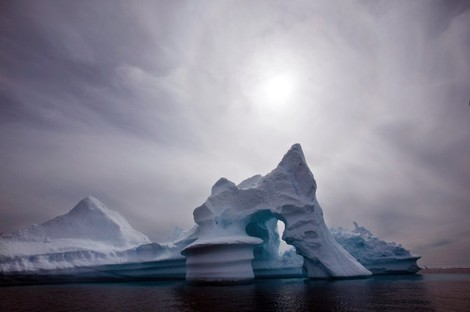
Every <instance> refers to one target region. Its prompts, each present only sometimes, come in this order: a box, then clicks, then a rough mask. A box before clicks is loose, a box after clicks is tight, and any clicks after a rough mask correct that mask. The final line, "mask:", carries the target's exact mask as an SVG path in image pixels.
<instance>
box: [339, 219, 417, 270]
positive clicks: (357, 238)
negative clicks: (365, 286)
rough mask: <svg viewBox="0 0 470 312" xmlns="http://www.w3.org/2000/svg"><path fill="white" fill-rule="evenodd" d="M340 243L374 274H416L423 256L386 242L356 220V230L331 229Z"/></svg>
mask: <svg viewBox="0 0 470 312" xmlns="http://www.w3.org/2000/svg"><path fill="white" fill-rule="evenodd" d="M331 232H332V234H333V236H334V237H335V239H336V240H337V241H338V243H340V244H341V246H343V247H344V249H346V250H347V251H348V252H349V253H350V254H351V255H352V256H353V257H354V258H356V259H357V260H358V261H359V262H360V263H361V264H362V265H364V266H365V267H366V268H367V269H369V270H370V271H371V272H372V273H374V274H404V273H408V274H414V273H416V272H418V271H419V270H420V268H419V266H418V265H417V263H416V262H417V261H418V259H420V258H421V257H419V256H414V255H412V254H411V253H410V251H409V250H407V249H405V248H404V247H403V246H401V245H398V244H396V243H395V242H386V241H384V240H381V239H380V238H378V237H376V236H374V235H373V234H372V233H371V232H370V231H369V230H367V229H366V228H364V227H363V226H359V225H358V224H357V223H356V222H354V230H352V231H350V230H345V229H343V228H336V229H331Z"/></svg>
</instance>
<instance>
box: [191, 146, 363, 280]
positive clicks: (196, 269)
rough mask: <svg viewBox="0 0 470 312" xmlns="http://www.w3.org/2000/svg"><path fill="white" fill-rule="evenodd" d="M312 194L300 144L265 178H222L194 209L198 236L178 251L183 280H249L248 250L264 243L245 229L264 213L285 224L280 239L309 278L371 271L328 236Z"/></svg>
mask: <svg viewBox="0 0 470 312" xmlns="http://www.w3.org/2000/svg"><path fill="white" fill-rule="evenodd" d="M315 192H316V182H315V179H314V177H313V174H312V172H311V171H310V169H309V168H308V165H307V163H306V161H305V157H304V154H303V152H302V148H301V146H300V145H299V144H295V145H293V146H292V147H291V149H290V150H289V151H288V152H287V153H286V155H284V157H283V159H282V160H281V162H280V163H279V165H278V166H277V167H276V168H275V169H274V170H273V171H271V172H270V173H269V174H267V175H266V176H264V177H263V176H260V175H257V176H254V177H251V178H249V179H247V180H245V181H243V182H241V183H240V184H239V185H235V184H234V183H233V182H231V181H229V180H227V179H225V178H221V179H220V180H219V181H217V182H216V183H215V185H214V186H213V187H212V192H211V195H210V196H209V198H208V199H207V200H206V202H205V203H204V204H202V205H201V206H200V207H198V208H196V209H195V210H194V212H193V215H194V220H195V222H196V223H197V224H198V225H199V229H200V234H199V237H198V239H197V240H196V241H194V242H193V243H192V244H190V245H188V246H186V247H185V248H184V249H183V251H182V254H183V255H185V256H186V258H187V259H186V279H188V280H190V281H202V282H237V281H244V280H249V279H252V278H253V277H254V275H253V269H252V266H251V260H252V259H253V249H254V247H255V246H256V245H259V244H261V243H262V242H263V241H262V240H261V239H260V238H256V237H252V236H249V235H248V233H247V231H246V227H247V225H248V224H250V223H253V222H256V221H257V220H259V221H260V222H262V221H263V220H264V219H266V218H267V217H269V216H274V217H275V218H277V219H279V220H282V221H283V222H284V223H285V230H284V234H283V239H284V240H285V241H286V242H287V243H288V244H291V245H293V246H295V248H296V250H297V252H298V253H299V254H300V255H302V256H303V257H304V268H305V269H306V270H307V275H308V276H309V277H310V278H339V277H359V276H366V275H370V274H371V272H370V271H368V270H367V269H366V268H364V267H363V266H362V265H361V264H360V263H358V262H357V261H356V260H355V259H354V258H353V257H352V256H351V255H350V254H349V253H348V252H347V251H346V250H344V249H343V248H342V247H341V246H340V245H339V244H338V243H337V242H336V241H335V239H334V238H333V236H332V235H331V233H330V231H329V230H328V228H327V227H326V224H325V221H324V219H323V212H322V209H321V207H320V205H319V204H318V201H317V199H316V196H315Z"/></svg>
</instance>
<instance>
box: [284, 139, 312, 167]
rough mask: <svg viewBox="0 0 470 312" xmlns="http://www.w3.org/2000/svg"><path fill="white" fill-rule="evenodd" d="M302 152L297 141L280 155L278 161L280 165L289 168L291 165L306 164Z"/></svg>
mask: <svg viewBox="0 0 470 312" xmlns="http://www.w3.org/2000/svg"><path fill="white" fill-rule="evenodd" d="M306 164H307V162H306V161H305V156H304V152H303V151H302V146H300V144H299V143H296V144H294V145H292V147H291V148H290V149H289V151H287V153H286V154H285V155H284V157H282V160H281V162H280V163H279V166H280V167H284V168H285V169H289V168H291V167H292V166H298V165H306Z"/></svg>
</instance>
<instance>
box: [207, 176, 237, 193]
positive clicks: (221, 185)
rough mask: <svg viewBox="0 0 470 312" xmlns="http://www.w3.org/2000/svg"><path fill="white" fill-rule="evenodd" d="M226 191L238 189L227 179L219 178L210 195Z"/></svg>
mask: <svg viewBox="0 0 470 312" xmlns="http://www.w3.org/2000/svg"><path fill="white" fill-rule="evenodd" d="M228 190H232V191H237V190H238V188H237V186H236V185H235V183H233V182H232V181H230V180H228V179H227V178H220V179H219V180H218V181H217V182H215V184H214V186H213V187H212V190H211V195H214V194H217V193H221V192H223V191H228Z"/></svg>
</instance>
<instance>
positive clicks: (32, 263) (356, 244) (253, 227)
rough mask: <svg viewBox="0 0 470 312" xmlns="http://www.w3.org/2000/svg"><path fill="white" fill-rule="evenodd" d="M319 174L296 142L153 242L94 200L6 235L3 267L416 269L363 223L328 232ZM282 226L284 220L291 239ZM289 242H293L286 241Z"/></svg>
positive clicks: (192, 276)
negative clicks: (265, 168)
mask: <svg viewBox="0 0 470 312" xmlns="http://www.w3.org/2000/svg"><path fill="white" fill-rule="evenodd" d="M316 188H317V185H316V181H315V179H314V177H313V174H312V173H311V171H310V169H309V168H308V165H307V163H306V160H305V157H304V155H303V152H302V148H301V147H300V145H299V144H295V145H293V146H292V147H291V149H290V150H289V151H288V152H287V153H286V155H284V157H283V158H282V160H281V162H280V163H279V165H278V166H277V167H276V168H275V169H274V170H272V171H271V172H270V173H268V174H267V175H265V176H261V175H255V176H253V177H250V178H248V179H246V180H244V181H242V182H241V183H239V184H238V185H236V184H235V183H233V182H231V181H229V180H228V179H226V178H221V179H219V180H218V181H217V182H216V183H215V184H214V186H213V187H212V190H211V195H210V196H209V197H208V198H207V200H206V201H205V202H204V203H203V204H202V205H201V206H199V207H197V208H196V209H195V210H194V212H193V215H194V221H195V223H196V225H195V226H194V227H193V228H191V229H190V230H187V231H185V230H182V229H180V228H177V229H175V232H174V233H173V235H172V236H171V238H170V240H169V242H167V243H161V244H160V243H155V242H151V241H150V240H149V238H148V237H147V236H145V235H144V234H142V233H140V232H139V231H137V230H135V229H134V228H132V226H131V225H130V224H129V223H128V222H127V221H126V220H125V219H124V218H123V217H122V216H121V215H120V214H119V213H118V212H116V211H113V210H111V209H109V208H107V207H106V206H105V205H104V204H103V203H101V202H100V201H99V200H98V199H96V198H94V197H91V196H89V197H86V198H84V199H83V200H82V201H80V202H79V203H78V204H77V205H76V206H75V207H74V208H73V209H72V210H71V211H69V212H68V213H66V214H64V215H62V216H58V217H56V218H54V219H52V220H49V221H47V222H44V223H42V224H39V225H31V226H29V227H27V228H25V229H23V230H20V231H17V232H15V233H11V234H7V235H3V236H2V237H0V277H1V276H2V274H10V273H13V274H16V273H27V274H31V273H33V274H38V275H54V274H56V275H70V276H75V277H77V276H79V275H80V276H82V277H87V278H89V277H93V276H95V277H100V276H102V277H109V276H121V277H141V278H164V277H171V278H182V277H183V276H185V277H186V279H187V280H189V281H192V282H224V283H226V282H228V283H231V282H242V281H247V280H251V279H253V278H254V277H255V276H256V277H265V278H266V277H267V278H273V277H302V276H307V277H310V278H342V277H361V276H368V275H370V274H371V272H373V273H374V274H384V273H385V274H389V273H415V272H417V271H418V270H419V267H418V266H417V265H416V261H417V260H418V259H419V257H417V256H413V255H412V254H411V253H410V252H409V251H408V250H406V249H405V248H403V247H402V246H401V245H398V244H396V243H391V242H385V241H383V240H381V239H379V238H377V237H376V236H374V235H373V234H372V233H371V232H370V231H368V230H367V229H365V228H364V227H361V226H359V225H357V224H356V223H354V224H355V229H354V230H352V231H348V230H345V229H342V228H339V229H331V230H329V229H328V228H327V226H326V224H325V221H324V219H323V211H322V208H321V207H320V205H319V203H318V201H317V198H316ZM278 223H282V224H283V225H284V226H283V227H282V226H281V227H280V228H281V229H283V233H282V241H281V238H280V234H279V230H278ZM281 243H282V244H286V243H287V244H288V245H290V246H291V248H290V249H287V250H286V248H285V247H282V253H281V252H280V246H282V245H281Z"/></svg>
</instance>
